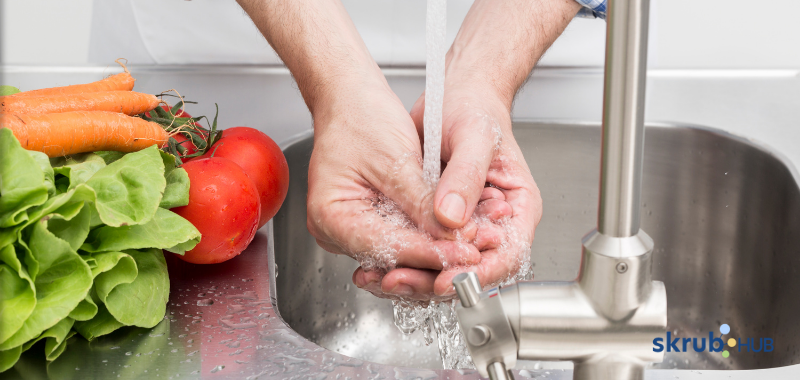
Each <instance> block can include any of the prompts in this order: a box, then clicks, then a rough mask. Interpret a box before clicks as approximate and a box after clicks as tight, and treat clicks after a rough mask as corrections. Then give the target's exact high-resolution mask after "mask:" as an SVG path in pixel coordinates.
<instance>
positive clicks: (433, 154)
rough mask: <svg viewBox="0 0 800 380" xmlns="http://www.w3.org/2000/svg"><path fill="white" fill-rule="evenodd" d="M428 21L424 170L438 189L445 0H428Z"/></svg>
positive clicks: (426, 30)
mask: <svg viewBox="0 0 800 380" xmlns="http://www.w3.org/2000/svg"><path fill="white" fill-rule="evenodd" d="M425 17H426V20H425V43H426V59H427V62H426V63H425V115H424V117H423V124H424V126H425V154H424V156H423V161H422V172H423V176H424V179H425V181H426V182H428V184H430V185H431V187H433V188H436V185H437V184H438V183H439V176H440V174H441V148H442V102H443V101H444V56H445V38H446V37H447V30H446V29H445V24H446V22H447V3H446V0H428V10H427V13H426V16H425Z"/></svg>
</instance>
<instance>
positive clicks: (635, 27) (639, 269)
mask: <svg viewBox="0 0 800 380" xmlns="http://www.w3.org/2000/svg"><path fill="white" fill-rule="evenodd" d="M608 3H609V4H608V11H607V29H606V31H607V32H606V33H607V35H606V62H605V85H604V92H603V100H604V101H603V142H602V144H603V145H602V155H601V169H600V202H599V215H598V220H597V229H595V230H592V231H591V232H589V233H588V234H587V235H586V236H585V237H584V238H583V252H582V260H581V269H580V273H579V274H578V278H577V279H576V280H575V281H572V282H535V281H531V282H520V283H517V284H514V285H511V286H506V287H502V288H493V289H490V290H488V291H486V292H483V291H482V289H481V285H480V283H479V282H478V278H477V276H476V275H475V274H474V273H463V274H460V275H458V276H456V277H455V279H454V280H453V285H454V286H455V288H456V292H457V293H458V296H459V298H460V299H461V305H460V306H459V307H458V308H457V313H458V319H459V323H460V325H461V330H462V332H463V333H464V336H465V337H466V341H467V347H468V349H469V351H470V354H471V355H472V360H473V362H474V363H475V366H476V367H477V369H478V371H479V372H480V374H481V375H482V376H484V377H489V378H491V379H507V378H511V377H512V376H511V374H510V372H508V371H507V369H508V368H513V367H514V365H515V364H516V361H517V359H522V360H547V361H553V360H571V361H573V362H574V364H575V370H574V378H575V379H592V380H594V379H604V380H605V379H608V380H612V379H613V380H618V379H643V378H644V368H645V365H646V364H647V363H648V362H661V361H662V360H663V355H664V354H663V352H661V353H656V352H654V351H653V346H652V341H653V339H654V338H655V337H658V336H662V335H663V333H664V331H665V330H666V325H667V293H666V290H665V289H664V284H663V283H661V282H658V281H653V280H652V277H651V272H652V271H651V266H652V254H653V240H652V239H651V238H650V237H649V236H648V235H647V234H646V233H645V232H644V231H642V230H641V229H640V228H639V212H640V209H639V203H640V199H641V183H642V157H643V152H642V150H643V145H644V125H643V124H644V91H645V81H646V70H647V69H646V68H647V60H646V57H647V22H648V14H649V0H609V2H608Z"/></svg>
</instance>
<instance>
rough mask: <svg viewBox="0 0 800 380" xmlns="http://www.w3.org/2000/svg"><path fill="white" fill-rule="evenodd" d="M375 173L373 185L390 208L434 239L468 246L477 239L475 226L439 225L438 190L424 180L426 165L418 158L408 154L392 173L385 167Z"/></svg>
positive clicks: (377, 168)
mask: <svg viewBox="0 0 800 380" xmlns="http://www.w3.org/2000/svg"><path fill="white" fill-rule="evenodd" d="M381 170H382V171H381ZM373 173H374V175H373V176H372V177H373V178H372V179H370V183H372V185H373V186H374V187H375V188H376V189H377V190H378V191H380V192H381V193H383V194H384V195H385V196H386V198H388V199H390V200H391V201H388V200H387V205H388V207H390V208H397V209H400V210H402V211H403V212H405V213H406V214H408V216H409V217H410V218H411V221H412V222H413V223H414V224H415V225H417V226H419V227H420V228H421V229H422V230H424V231H427V232H428V233H430V234H431V235H432V236H433V237H434V238H437V239H449V240H457V239H460V240H462V241H467V242H468V241H472V239H474V237H475V233H476V232H477V228H476V226H475V225H474V223H462V224H460V225H458V228H461V230H460V231H454V230H452V229H449V228H445V226H443V225H442V224H441V223H439V221H438V220H437V218H436V216H435V214H434V211H433V210H434V207H433V197H434V190H433V188H432V187H431V186H430V185H429V184H428V183H426V182H425V180H424V179H423V177H422V162H421V160H420V157H419V156H418V155H415V154H406V155H404V156H402V157H400V158H398V159H397V160H396V162H395V163H394V165H391V167H390V168H389V169H388V170H386V168H385V167H376V168H374V171H373ZM390 203H394V204H390Z"/></svg>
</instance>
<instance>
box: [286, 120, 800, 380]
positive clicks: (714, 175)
mask: <svg viewBox="0 0 800 380" xmlns="http://www.w3.org/2000/svg"><path fill="white" fill-rule="evenodd" d="M514 135H515V137H516V139H517V141H518V143H519V145H520V147H521V148H522V151H523V153H524V155H525V159H526V160H527V162H528V165H529V166H530V168H531V171H532V173H533V176H534V178H535V179H536V181H537V183H538V185H539V187H540V189H541V192H542V197H543V200H544V217H543V219H542V222H541V224H540V225H539V227H538V229H537V231H536V239H535V241H534V242H533V246H532V253H531V254H532V262H533V265H534V273H535V279H536V280H572V279H574V278H575V277H576V275H577V271H578V265H579V260H580V247H581V245H580V239H581V237H582V236H583V235H584V234H585V233H587V232H588V231H590V230H591V229H592V228H593V227H594V226H595V223H596V215H597V200H598V177H599V167H600V164H599V157H600V152H599V149H600V128H599V126H598V125H596V124H577V123H574V124H564V123H541V122H538V123H534V122H517V123H516V124H515V126H514ZM312 146H313V141H312V138H311V137H310V136H307V137H305V138H301V139H298V140H296V141H295V142H293V143H291V144H290V145H289V146H288V147H287V148H286V149H285V154H286V157H287V160H288V161H289V163H290V171H291V185H290V189H289V195H288V197H287V198H286V202H285V204H284V206H283V208H281V211H280V212H279V213H278V215H277V216H276V217H275V219H274V220H273V227H274V247H275V250H274V252H275V263H276V270H277V278H276V279H275V281H276V284H275V285H276V288H275V291H276V296H277V311H278V312H279V314H280V316H281V317H282V319H283V320H284V321H285V322H286V323H287V324H288V325H289V326H290V327H291V328H292V329H294V330H295V331H296V332H297V333H299V334H300V335H302V336H304V337H306V338H307V339H309V340H311V341H312V342H314V343H316V344H318V345H320V346H322V347H325V348H327V349H330V350H332V351H336V352H339V353H341V354H343V355H346V356H350V357H355V358H359V359H362V360H367V361H371V362H377V363H382V364H388V365H395V366H406V367H417V368H441V363H440V361H439V358H438V350H437V347H436V344H435V343H434V344H433V345H431V346H425V345H424V343H423V340H422V337H421V334H420V333H415V334H414V335H412V336H410V337H403V336H402V334H401V333H400V332H399V331H398V330H397V328H396V327H395V326H394V324H393V322H392V307H391V303H390V302H389V301H386V300H382V299H378V298H375V297H373V296H372V295H371V294H369V293H367V292H365V291H362V290H360V289H357V288H356V287H355V286H353V285H352V283H351V280H350V278H351V274H352V272H353V271H354V270H355V269H356V267H357V263H356V262H355V261H354V260H352V259H350V258H348V257H345V256H339V255H333V254H330V253H327V252H325V251H324V250H323V249H322V248H320V247H319V246H317V244H316V243H315V241H314V238H313V237H312V236H311V235H310V234H309V233H308V231H307V229H306V227H305V226H306V203H305V202H306V192H307V191H306V190H307V182H308V178H307V169H308V160H309V157H310V154H311V149H312ZM643 185H644V186H643V194H642V228H643V229H644V230H645V231H646V232H647V233H648V234H649V235H650V236H651V237H652V238H653V240H654V241H655V245H656V251H655V256H654V266H653V271H654V273H653V276H654V279H656V280H659V281H663V282H664V283H665V285H666V288H667V296H668V300H669V301H668V302H669V326H668V331H670V332H671V333H672V334H674V335H676V336H681V337H698V338H700V337H703V336H705V337H708V332H709V331H714V332H716V333H717V336H719V332H718V330H719V327H720V325H721V324H723V323H725V324H728V325H729V326H730V327H731V332H730V334H729V335H726V336H725V339H728V338H731V337H732V338H741V339H742V340H743V341H744V340H745V339H746V338H755V339H756V340H757V339H758V338H760V337H769V338H772V339H774V346H775V349H774V351H773V352H769V353H767V352H760V353H751V352H750V353H748V352H744V351H742V352H738V351H737V349H736V348H728V349H729V350H730V351H731V354H730V357H728V358H723V356H722V355H721V354H720V353H708V352H703V353H695V352H690V353H685V352H677V353H676V352H669V353H667V354H666V356H665V358H664V361H663V362H662V363H660V364H656V365H655V366H654V367H655V368H665V369H666V368H668V369H711V370H713V369H723V370H727V369H733V370H745V369H764V368H772V367H780V366H788V365H792V364H797V363H800V344H798V343H800V324H798V323H797V318H798V317H797V315H798V314H799V313H800V302H798V300H797V297H798V294H800V273H798V270H799V269H800V190H798V183H797V176H796V175H795V174H794V172H793V169H791V168H789V167H787V165H786V164H785V163H784V161H783V160H782V159H781V158H780V157H778V156H776V155H775V154H774V153H771V152H770V151H768V150H767V149H765V148H763V147H760V146H758V145H756V144H754V143H752V142H750V141H747V140H745V139H742V138H739V137H735V136H732V135H729V134H727V133H725V132H720V131H716V130H712V129H708V128H701V127H690V126H675V125H648V127H647V129H646V147H645V162H644V184H643ZM654 338H655V337H654ZM533 365H536V366H537V367H536V368H540V367H539V366H541V365H544V366H545V368H547V367H548V366H551V367H557V368H565V363H560V364H559V363H536V364H534V363H523V366H533ZM566 366H567V367H569V364H566Z"/></svg>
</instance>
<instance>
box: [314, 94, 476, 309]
mask: <svg viewBox="0 0 800 380" xmlns="http://www.w3.org/2000/svg"><path fill="white" fill-rule="evenodd" d="M340 94H341V96H340V97H338V98H337V100H336V102H337V103H338V104H336V105H332V107H331V108H329V109H337V110H338V112H325V113H320V114H316V115H315V117H314V131H315V132H314V151H313V153H312V155H311V162H310V164H309V170H308V175H309V179H308V186H309V188H308V202H307V205H308V206H307V207H308V219H307V225H308V229H309V231H310V232H311V234H312V235H313V236H314V237H315V238H316V239H317V243H318V244H319V245H320V246H321V247H322V248H323V249H325V250H326V251H329V252H332V253H337V254H345V255H347V256H350V257H352V258H353V259H355V260H357V261H358V262H359V263H360V264H361V265H362V267H361V268H359V270H357V271H356V273H355V274H354V281H355V276H356V275H359V273H361V275H362V276H367V278H362V279H361V280H362V281H361V285H363V286H362V287H363V288H364V289H366V290H369V291H370V292H372V293H373V294H375V295H377V296H379V297H386V298H394V297H404V298H414V299H420V300H428V299H435V298H436V295H435V294H434V291H433V288H432V286H433V281H431V277H434V278H435V277H436V275H437V274H438V273H439V271H440V270H442V269H443V268H445V267H446V266H451V265H459V266H469V265H475V264H477V263H479V262H480V261H481V256H480V253H479V251H478V249H477V248H476V247H475V246H474V245H473V244H470V243H471V242H472V241H473V240H474V239H475V235H476V232H477V226H476V225H475V224H474V223H468V224H467V225H466V226H465V227H464V228H462V229H460V230H458V231H455V230H451V229H448V228H445V227H443V226H442V225H441V224H439V222H438V221H437V220H436V217H435V215H434V213H433V195H434V189H433V188H431V187H430V186H429V185H428V184H427V183H425V182H424V180H423V178H422V165H421V157H422V148H421V144H420V139H419V136H418V135H417V130H416V128H415V125H414V122H413V121H412V119H411V116H410V115H409V114H408V112H407V111H406V110H405V109H404V107H403V104H402V103H401V102H400V100H399V99H398V98H397V96H395V95H394V93H393V92H392V91H391V89H389V87H388V85H386V86H383V85H374V86H371V87H370V86H368V87H364V86H363V85H362V86H358V87H354V88H353V89H352V91H348V90H347V89H341V92H340ZM389 199H391V200H392V201H389ZM403 213H405V215H407V217H405V216H404V215H403ZM409 219H410V220H409ZM457 235H458V236H457ZM397 267H401V268H414V270H410V271H408V273H409V274H408V275H407V276H403V278H399V279H395V280H394V281H391V282H385V283H386V284H391V289H389V288H384V287H382V282H381V279H382V278H383V276H384V275H385V274H386V273H387V272H388V271H390V270H392V269H394V268H397ZM357 283H358V282H357Z"/></svg>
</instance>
